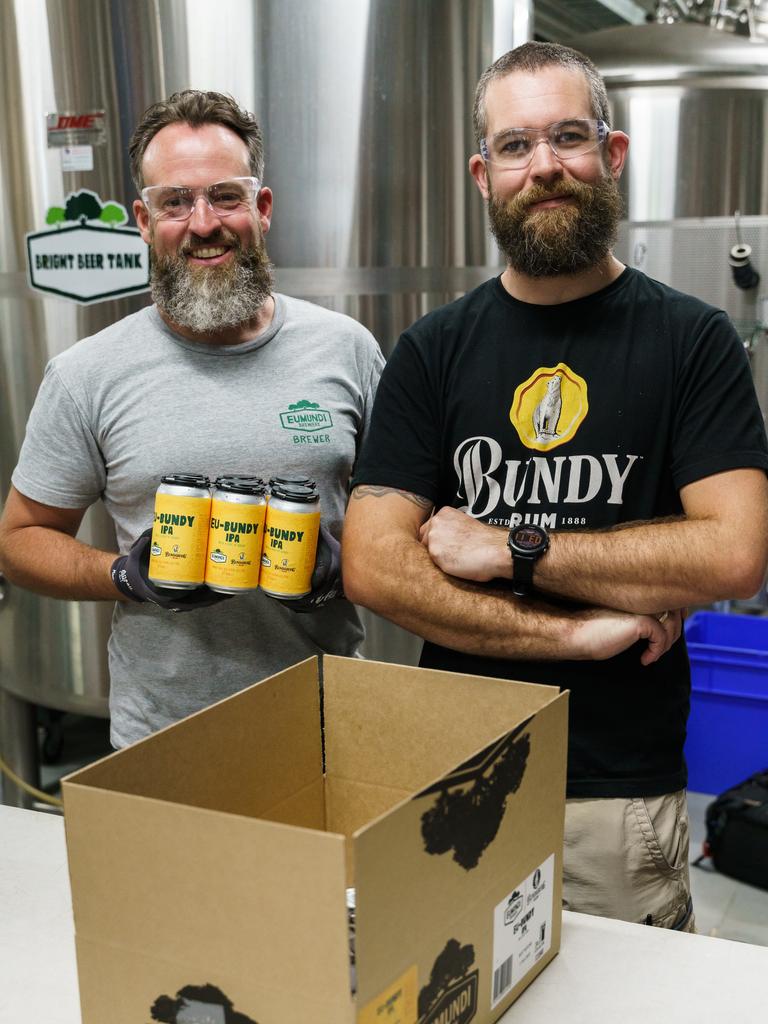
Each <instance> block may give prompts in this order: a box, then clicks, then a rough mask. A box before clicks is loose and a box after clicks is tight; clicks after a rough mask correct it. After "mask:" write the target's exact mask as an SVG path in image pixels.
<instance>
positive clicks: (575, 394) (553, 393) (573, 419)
mask: <svg viewBox="0 0 768 1024" xmlns="http://www.w3.org/2000/svg"><path fill="white" fill-rule="evenodd" d="M588 411H589V402H588V400H587V382H586V381H585V380H584V378H583V377H580V376H579V375H578V374H577V373H574V371H573V370H572V369H571V368H570V367H569V366H567V365H566V364H565V363H558V364H557V366H543V367H540V368H539V369H538V370H536V371H534V373H532V374H531V376H530V377H529V378H528V380H526V381H524V382H523V383H522V384H520V385H519V386H518V387H517V388H516V389H515V395H514V398H513V400H512V407H511V409H510V410H509V418H510V420H511V421H512V426H513V427H514V428H515V430H516V431H517V433H518V436H519V438H520V440H521V441H522V442H523V444H524V445H525V446H526V448H533V449H535V450H536V451H539V452H543V451H549V450H550V449H552V448H557V447H558V445H561V444H565V443H566V441H570V440H572V439H573V438H574V437H575V435H576V432H577V431H578V429H579V427H580V426H581V424H582V422H583V420H584V418H585V416H586V415H587V413H588Z"/></svg>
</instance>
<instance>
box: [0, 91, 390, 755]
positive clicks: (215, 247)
mask: <svg viewBox="0 0 768 1024" xmlns="http://www.w3.org/2000/svg"><path fill="white" fill-rule="evenodd" d="M130 155H131V168H132V173H133V177H134V182H135V184H136V188H137V190H138V192H139V194H140V196H141V199H138V200H136V201H135V203H134V207H133V209H134V214H135V217H136V222H137V224H138V226H139V229H140V231H141V234H142V237H143V238H144V240H145V241H146V242H147V243H148V244H149V246H150V250H151V257H152V259H151V263H152V298H153V300H154V305H153V306H150V307H148V308H146V309H143V310H141V311H140V312H139V313H135V314H133V315H131V316H127V317H125V319H123V320H121V321H119V322H118V323H117V324H114V325H113V326H111V327H109V328H107V329H106V330H104V331H101V332H100V333H99V334H96V335H94V336H93V337H91V338H86V339H84V340H83V341H80V342H79V343H78V344H77V345H74V346H73V347H72V348H71V349H69V350H67V351H66V352H64V353H63V354H62V355H59V356H57V357H56V358H55V359H53V360H52V361H51V363H50V364H49V365H48V367H47V370H46V374H45V378H44V380H43V383H42V385H41V388H40V392H39V394H38V397H37V400H36V402H35V406H34V408H33V410H32V413H31V415H30V419H29V423H28V425H27V434H26V437H25V440H24V444H23V446H22V450H21V453H20V456H19V462H18V465H17V467H16V469H15V471H14V474H13V478H12V483H13V486H12V488H11V492H10V494H9V496H8V501H7V503H6V507H5V510H4V513H3V518H2V520H1V521H0V562H1V563H2V569H3V571H4V572H5V573H6V575H7V576H8V578H9V579H10V580H11V581H13V582H15V583H17V584H18V585H20V586H23V587H27V588H29V589H31V590H35V591H37V592H38V593H41V594H45V595H48V596H51V597H58V598H65V599H70V600H85V601H93V600H110V601H115V600H116V601H117V603H116V606H115V613H114V617H113V622H112V635H111V637H110V642H109V666H110V677H111V692H110V712H111V719H112V742H113V744H114V745H115V746H116V747H120V746H124V745H126V744H128V743H132V742H134V741H135V740H137V739H140V738H141V737H142V736H145V735H147V734H148V733H150V732H152V731H154V730H156V729H158V728H161V727H162V726H165V725H168V724H169V723H171V722H173V721H176V720H178V719H179V718H182V717H183V716H185V715H187V714H190V713H191V712H193V711H197V710H199V709H200V708H203V707H205V706H207V705H208V704H210V703H212V702H214V701H216V700H219V699H221V698H222V697H225V696H228V695H229V694H231V693H234V692H236V691H237V690H239V689H241V688H242V687H244V686H246V685H248V684H250V683H252V682H254V681H255V680H257V679H260V678H263V677H265V676H267V675H270V674H271V673H273V672H276V671H278V670H280V669H282V668H284V667H286V666H287V665H290V664H292V663H294V662H296V661H299V660H301V659H302V658H305V657H308V656H310V655H312V654H316V653H320V652H329V653H334V654H344V655H351V654H354V653H355V651H356V649H357V646H358V644H359V642H360V640H361V639H362V628H361V625H360V622H359V620H358V618H357V614H356V612H355V610H354V608H353V607H352V605H351V604H349V602H347V601H346V600H344V599H343V598H338V599H335V600H331V601H328V602H327V603H322V604H318V606H317V607H316V609H314V610H313V611H312V614H296V613H295V611H294V610H292V609H291V608H289V607H287V605H288V604H289V602H285V603H282V602H279V601H275V600H273V599H271V598H269V597H267V596H266V595H264V594H263V593H261V592H260V591H256V592H251V593H249V594H247V595H242V596H237V597H236V598H234V599H232V600H221V601H219V600H217V598H216V596H215V595H214V594H213V593H212V592H210V591H205V592H204V595H205V601H206V602H214V603H208V604H207V606H205V607H203V606H202V605H201V604H200V603H199V602H200V592H192V593H191V596H189V597H187V598H185V597H184V596H183V595H180V593H179V592H178V591H176V592H168V591H165V594H163V592H162V591H159V590H154V591H153V590H152V588H151V584H147V586H146V587H144V586H140V587H139V589H138V590H137V589H136V588H135V587H134V588H130V587H125V586H122V587H121V586H120V582H121V580H120V575H119V574H117V573H115V572H113V565H114V563H115V552H108V551H100V550H96V549H95V548H92V547H89V546H87V545H85V544H83V543H81V542H80V541H78V540H77V539H76V538H75V534H76V533H77V530H78V527H79V525H80V522H81V520H82V518H83V515H84V513H85V511H86V509H87V508H88V507H89V506H90V505H91V504H93V503H94V502H96V501H98V500H99V499H101V500H102V501H103V502H104V504H105V506H106V508H107V511H108V512H109V514H110V515H111V517H112V519H113V520H114V523H115V527H116V533H117V542H118V546H119V549H120V552H122V553H123V554H124V555H127V556H128V557H130V555H129V553H130V551H131V550H132V549H133V550H134V552H135V551H136V550H137V549H136V547H135V545H136V544H137V538H139V537H140V535H141V534H142V532H143V531H145V530H146V528H147V527H148V526H149V525H150V524H151V522H152V515H153V502H154V495H155V490H156V488H157V486H158V483H159V481H160V478H161V476H163V475H164V474H167V473H172V472H190V471H194V472H200V473H203V474H206V475H208V476H209V477H211V478H213V477H215V476H217V475H221V474H230V475H247V476H253V475H258V476H262V477H264V478H268V477H270V476H275V475H289V476H290V475H296V474H299V473H302V474H306V475H308V476H311V477H312V478H313V479H315V480H316V481H317V484H318V487H319V490H320V495H321V505H322V525H323V528H324V530H323V533H324V536H325V537H326V538H328V541H329V543H330V544H331V545H332V544H333V543H334V541H333V540H332V538H333V537H338V535H339V534H340V532H341V524H342V519H343V516H344V509H345V505H346V499H347V490H348V481H349V479H350V476H351V473H352V470H353V466H354V464H355V461H356V457H357V453H358V451H359V449H360V446H361V443H362V438H363V435H364V432H365V429H366V427H367V425H368V421H369V418H370V411H371V405H372V401H373V395H374V392H375V389H376V384H377V382H378V378H379V375H380V373H381V368H382V365H383V359H382V356H381V352H380V350H379V348H378V345H377V344H376V342H375V341H374V339H373V337H372V336H371V335H370V334H369V333H368V331H366V330H365V329H364V328H363V327H361V326H360V325H359V324H357V323H355V322H354V321H353V320H351V319H349V318H348V317H344V316H342V315H341V314H338V313H333V312H329V311H328V310H325V309H322V308H319V307H317V306H314V305H311V304H310V303H307V302H302V301H299V300H297V299H292V298H288V297H286V296H283V295H279V294H275V293H273V291H272V276H271V267H270V264H269V261H268V259H267V254H266V248H265V244H264V236H265V234H266V233H267V231H268V230H269V226H270V221H271V216H272V192H271V190H270V189H269V188H266V187H264V186H263V185H262V181H263V172H264V158H263V142H262V136H261V131H260V129H259V126H258V124H257V123H256V121H255V119H254V118H253V116H252V115H251V114H249V113H247V112H246V111H244V110H242V109H241V108H240V107H239V106H238V105H237V104H236V103H235V101H234V100H232V99H231V97H227V96H223V95H221V94H218V93H213V92H199V91H195V90H187V91H185V92H182V93H176V94H174V95H173V96H171V97H170V98H169V99H168V100H167V101H165V102H162V103H158V104H155V105H154V106H152V107H150V108H149V109H148V110H147V111H146V112H145V114H144V116H143V117H142V120H141V122H140V123H139V125H138V126H137V128H136V130H135V132H134V135H133V138H132V140H131V145H130ZM223 186H226V187H223ZM297 402H311V403H313V404H314V403H317V404H318V405H319V406H320V408H322V409H323V410H327V411H328V417H327V420H328V426H327V429H325V430H323V431H322V432H321V433H315V434H313V435H312V442H313V443H312V444H307V443H305V442H306V440H307V436H308V435H306V434H302V433H296V432H295V431H293V430H291V429H290V427H288V428H286V427H285V426H284V423H287V422H288V418H287V417H281V413H285V412H286V411H288V409H289V406H291V405H295V404H296V403H297ZM134 562H135V559H134ZM118 564H119V565H125V560H123V561H122V562H118ZM134 569H135V565H134ZM123 578H124V574H123ZM310 604H311V602H310ZM170 607H177V608H178V609H179V610H184V612H185V614H181V615H174V614H170V612H169V608H170Z"/></svg>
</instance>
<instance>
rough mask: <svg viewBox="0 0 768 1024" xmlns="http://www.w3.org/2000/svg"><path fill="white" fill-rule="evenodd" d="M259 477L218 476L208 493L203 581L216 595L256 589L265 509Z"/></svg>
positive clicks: (262, 486)
mask: <svg viewBox="0 0 768 1024" xmlns="http://www.w3.org/2000/svg"><path fill="white" fill-rule="evenodd" d="M266 489H267V488H266V484H265V483H264V481H263V480H261V479H260V478H259V477H237V476H230V477H220V478H219V479H218V480H217V481H216V483H215V484H214V490H213V494H212V495H211V527H210V530H209V531H208V555H207V558H206V561H205V583H206V586H208V587H209V588H210V589H211V590H216V591H218V592H219V593H220V594H241V593H244V592H245V591H248V590H257V589H258V586H259V571H260V569H261V546H262V543H263V540H264V517H265V515H266V511H267V498H266Z"/></svg>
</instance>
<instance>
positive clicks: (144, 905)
mask: <svg viewBox="0 0 768 1024" xmlns="http://www.w3.org/2000/svg"><path fill="white" fill-rule="evenodd" d="M63 786H64V799H65V808H66V818H65V824H66V832H67V847H68V855H69V865H70V878H71V883H72V896H73V904H74V911H75V929H76V934H77V939H78V949H79V950H80V951H81V953H82V952H83V950H85V949H86V948H87V950H88V952H87V956H85V954H83V955H82V956H81V962H80V970H81V985H84V986H85V988H84V1005H85V1002H86V1001H87V1002H88V1005H89V1006H94V1005H96V1004H98V1006H99V1009H100V1010H101V1011H102V1012H101V1013H99V1014H98V1015H97V1014H96V1013H93V1014H92V1015H91V1016H89V1017H86V1020H93V1021H95V1020H104V1021H109V1022H110V1024H135V1022H136V1021H145V1020H148V1019H149V1013H148V1010H149V1007H150V1006H151V1005H152V1000H153V999H155V998H157V997H159V996H160V995H162V994H168V995H170V996H173V994H174V993H175V992H176V991H177V990H178V989H179V988H180V987H181V986H184V985H193V986H202V985H206V984H209V985H214V986H217V987H218V988H219V989H221V990H222V991H224V992H225V993H227V994H228V995H229V996H231V997H233V996H234V993H235V988H234V986H233V982H232V979H233V978H236V977H238V976H241V977H242V978H243V979H247V983H246V984H245V985H243V986H241V988H242V989H243V993H246V992H247V1000H244V996H243V997H239V998H238V1002H239V1003H240V1005H241V1007H242V1008H243V1009H245V1007H246V1006H247V1007H248V1009H249V1011H251V1012H252V1013H253V1015H254V1019H255V1020H256V1021H259V1022H262V1021H267V1020H281V1021H284V1020H291V1021H296V1022H297V1024H298V1022H299V1021H301V1020H302V1019H303V1020H318V1021H319V1020H322V1021H327V1022H328V1024H336V1022H337V1021H346V1020H347V1019H348V1014H349V1007H350V986H349V953H348V932H347V915H346V903H345V879H344V840H343V838H342V837H340V836H334V835H328V834H326V833H324V832H317V831H311V830H309V829H302V828H296V827H293V826H284V825H279V824H276V823H274V822H269V821H263V820H260V819H256V818H247V817H242V816H239V815H232V814H222V813H219V812H216V811H211V810H207V809H200V808H196V807H188V806H183V805H180V804H171V803H166V802H163V801H158V800H151V799H147V798H144V797H137V796H133V795H125V794H121V793H115V792H109V791H106V790H99V789H95V788H92V787H86V786H83V785H77V784H73V783H72V782H64V784H63ZM83 972H85V973H83ZM127 982H129V983H127ZM110 1001H111V1005H110ZM286 1006H290V1007H291V1013H292V1015H286V1014H284V1013H281V1010H283V1009H284V1008H285V1007H286ZM320 1006H322V1007H323V1011H322V1013H321V1012H319V1007H320ZM251 1012H249V1014H248V1016H251ZM302 1014H303V1016H302Z"/></svg>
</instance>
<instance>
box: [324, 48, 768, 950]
mask: <svg viewBox="0 0 768 1024" xmlns="http://www.w3.org/2000/svg"><path fill="white" fill-rule="evenodd" d="M609 116H610V115H609V110H608V101H607V96H606V93H605V87H604V84H603V82H602V80H601V78H600V76H599V74H598V72H597V70H596V69H595V67H594V65H592V63H591V62H590V61H589V60H588V59H587V58H585V57H584V56H583V55H582V54H579V53H577V52H576V51H573V50H570V49H568V48H566V47H562V46H558V45H554V44H545V43H527V44H525V45H524V46H522V47H519V48H518V49H516V50H513V51H511V52H510V53H508V54H506V55H505V56H504V57H502V58H500V59H499V60H498V61H496V63H495V64H493V65H492V66H491V67H490V68H489V69H488V70H487V71H486V72H485V74H484V75H483V77H482V78H481V80H480V83H479V85H478V89H477V93H476V99H475V111H474V121H475V132H476V137H477V142H478V147H479V153H477V154H476V155H474V156H473V157H472V158H471V160H470V164H469V168H470V172H471V174H472V175H473V177H474V179H475V182H476V183H477V186H478V189H479V190H480V192H481V194H482V196H483V198H484V199H485V200H486V201H487V203H488V211H489V216H490V221H491V227H492V230H493V233H494V235H495V237H496V239H497V241H498V244H499V247H500V249H501V251H502V252H503V254H504V256H505V259H506V262H507V267H506V269H505V271H504V272H503V273H502V275H501V276H500V277H499V278H497V279H494V280H491V281H488V282H486V283H485V284H483V285H481V286H480V287H479V288H477V289H475V290H474V291H473V292H471V293H469V294H468V295H466V296H464V298H462V299H460V300H458V301H457V302H454V303H452V304H450V305H448V306H446V307H443V308H442V309H438V310H436V311H434V312H433V313H430V314H429V315H428V316H426V317H424V318H423V319H422V320H420V321H418V322H417V323H416V324H414V325H413V327H411V328H410V329H409V330H407V331H406V332H405V333H404V334H403V335H402V337H401V339H400V341H399V343H398V345H397V348H396V349H395V352H394V353H393V355H392V358H391V359H390V361H389V363H388V365H387V367H386V369H385V371H384V375H383V378H382V381H381V384H380V387H379V391H378V396H377V399H376V404H375V407H374V412H373V423H372V429H371V433H370V435H369V438H368V442H367V445H366V447H365V449H364V452H363V455H362V458H361V460H360V462H359V464H358V472H357V474H356V476H355V479H354V481H353V483H354V485H355V489H354V491H353V495H352V497H353V499H354V500H352V501H351V503H350V506H349V509H348V512H347V521H346V525H345V532H344V546H343V559H344V581H345V590H346V593H347V596H348V597H350V598H351V599H352V600H353V601H355V602H357V603H359V604H362V605H365V606H366V607H369V608H372V609H373V610H374V611H376V612H378V613H379V614H381V615H384V616H386V617H387V618H390V619H392V620H393V621H394V622H397V623H399V624H400V625H403V626H405V627H406V628H407V629H409V630H411V631H412V632H416V633H418V634H419V635H421V636H422V637H424V639H425V644H424V650H423V654H422V659H421V664H422V665H424V666H427V667H431V668H439V669H447V670H454V671H462V672H469V673H473V674H477V675H489V676H500V677H506V678H511V679H522V680H528V681H532V682H542V683H551V684H556V685H559V686H561V687H563V688H567V689H569V690H570V691H571V696H570V718H569V750H568V789H567V797H568V799H567V804H566V833H565V852H564V890H563V892H564V905H565V906H566V907H567V908H568V909H571V910H576V911H584V912H586V913H593V914H602V915H605V916H608V917H616V918H622V919H625V920H629V921H638V922H641V921H642V922H646V923H653V924H656V925H659V926H663V927H671V928H684V929H687V930H692V929H693V917H692V912H691V900H690V893H689V884H688V834H687V812H686V808H685V785H686V769H685V761H684V758H683V744H684V741H685V726H686V719H687V716H688V706H689V694H690V673H689V666H688V658H687V654H686V650H685V641H684V638H683V636H682V635H681V627H682V619H683V616H684V614H685V612H684V609H686V608H687V607H688V606H689V605H698V604H708V603H710V602H712V601H716V600H720V599H723V598H733V597H744V598H746V597H750V596H751V595H752V594H754V593H755V592H756V591H757V590H758V589H759V588H760V586H761V584H762V582H763V578H764V573H765V568H766V561H767V560H768V484H767V482H766V471H768V447H767V445H766V438H765V430H764V426H763V420H762V416H761V414H760V410H759V408H758V405H757V401H756V398H755V392H754V387H753V384H752V380H751V375H750V372H749V367H748V363H747V359H746V357H745V354H744V350H743V346H742V345H741V343H740V341H739V338H738V336H737V335H736V333H735V331H734V329H733V327H732V326H731V324H730V322H729V321H728V318H727V316H726V315H725V314H724V313H722V312H721V311H719V310H716V309H714V308H712V307H710V306H707V305H706V304H705V303H703V302H700V301H699V300H697V299H694V298H692V297H690V296H687V295H683V294H681V293H679V292H675V291H673V290H672V289H670V288H668V287H666V286H665V285H662V284H659V283H658V282H655V281H652V280H651V279H649V278H647V277H645V276H644V275H643V274H641V273H639V272H638V271H635V270H633V269H630V268H627V267H624V266H623V265H622V264H621V263H620V262H619V261H618V260H617V259H616V258H615V257H614V255H613V254H612V252H611V246H612V245H613V242H614V240H615V235H616V228H617V223H618V219H619V215H620V202H619V196H618V186H617V182H618V179H619V176H620V174H621V171H622V168H623V166H624V161H625V159H626V154H627V147H628V144H629V140H628V138H627V136H626V135H625V134H624V133H623V132H621V131H617V130H612V129H611V128H610V127H609V123H610V122H609ZM734 526H736V529H735V530H734ZM510 581H511V583H510Z"/></svg>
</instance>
